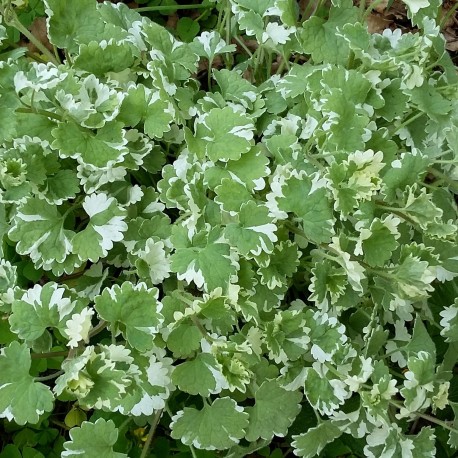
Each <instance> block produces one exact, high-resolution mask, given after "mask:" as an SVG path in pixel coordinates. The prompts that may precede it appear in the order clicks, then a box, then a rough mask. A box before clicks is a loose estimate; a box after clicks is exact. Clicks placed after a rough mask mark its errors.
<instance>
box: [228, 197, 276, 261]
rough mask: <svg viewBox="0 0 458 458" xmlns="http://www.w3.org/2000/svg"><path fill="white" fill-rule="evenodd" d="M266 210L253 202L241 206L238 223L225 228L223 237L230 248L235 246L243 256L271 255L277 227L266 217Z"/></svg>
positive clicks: (271, 219)
mask: <svg viewBox="0 0 458 458" xmlns="http://www.w3.org/2000/svg"><path fill="white" fill-rule="evenodd" d="M268 212H269V211H268V209H267V207H265V206H263V205H258V204H256V203H255V202H254V201H249V202H246V203H245V204H242V206H241V208H240V213H239V215H238V219H239V222H238V223H230V224H228V225H227V226H226V229H225V231H224V235H225V236H226V237H227V239H228V240H229V242H230V243H231V245H232V246H236V247H237V248H238V250H239V252H240V254H242V255H243V256H245V257H247V258H250V257H251V256H253V255H254V256H259V255H260V254H261V252H264V253H271V252H272V251H273V248H274V243H275V242H276V241H277V236H276V235H275V232H276V231H277V226H276V225H275V224H274V223H273V218H271V217H269V216H268Z"/></svg>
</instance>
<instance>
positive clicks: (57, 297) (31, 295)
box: [9, 282, 76, 341]
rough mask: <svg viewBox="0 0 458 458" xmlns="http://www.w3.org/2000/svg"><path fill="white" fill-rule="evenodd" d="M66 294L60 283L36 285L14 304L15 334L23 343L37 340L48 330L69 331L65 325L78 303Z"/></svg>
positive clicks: (10, 320)
mask: <svg viewBox="0 0 458 458" xmlns="http://www.w3.org/2000/svg"><path fill="white" fill-rule="evenodd" d="M65 293H66V290H65V289H64V288H59V287H58V285H57V284H56V283H53V282H49V283H46V285H44V286H40V285H35V286H34V287H33V288H32V289H29V290H28V291H27V292H25V293H24V295H23V296H22V298H21V299H20V300H17V301H14V302H13V305H12V314H11V315H10V317H9V322H10V325H11V330H12V331H13V332H15V333H16V334H18V336H19V337H20V338H21V339H24V340H28V341H32V340H36V339H38V338H39V337H41V336H42V335H43V333H44V332H46V329H47V328H57V329H59V331H60V332H62V331H64V329H65V322H66V321H67V320H68V319H69V318H70V315H71V314H72V313H73V311H74V308H75V305H76V304H75V302H73V301H72V300H71V299H69V298H68V297H65V296H66V294H65Z"/></svg>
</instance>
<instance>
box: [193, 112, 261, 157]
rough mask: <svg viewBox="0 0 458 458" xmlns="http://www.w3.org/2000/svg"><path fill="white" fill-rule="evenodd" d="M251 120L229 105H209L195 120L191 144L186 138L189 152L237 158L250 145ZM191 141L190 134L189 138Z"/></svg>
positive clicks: (251, 136)
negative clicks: (217, 106) (201, 117)
mask: <svg viewBox="0 0 458 458" xmlns="http://www.w3.org/2000/svg"><path fill="white" fill-rule="evenodd" d="M253 130H254V125H253V122H252V121H251V120H250V119H249V118H248V117H247V116H246V115H243V114H241V113H237V112H235V111H234V110H233V109H232V108H230V107H225V108H213V109H212V110H210V112H209V113H208V114H207V115H206V116H205V118H203V119H197V122H196V131H195V137H192V141H193V143H194V142H195V145H196V146H194V144H191V143H190V141H188V138H186V141H187V143H188V148H189V150H190V151H191V152H193V153H195V154H197V156H199V157H202V156H203V155H202V153H203V154H204V155H205V154H206V155H207V156H208V158H209V159H210V160H211V161H213V162H216V161H223V162H227V161H228V160H237V159H239V158H240V157H241V156H242V154H244V153H247V152H248V151H249V150H250V149H251V146H252V143H251V140H252V139H253ZM189 140H191V137H189Z"/></svg>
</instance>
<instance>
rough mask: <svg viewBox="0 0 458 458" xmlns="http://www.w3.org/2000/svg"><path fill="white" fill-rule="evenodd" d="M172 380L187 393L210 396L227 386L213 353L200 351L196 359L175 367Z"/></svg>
mask: <svg viewBox="0 0 458 458" xmlns="http://www.w3.org/2000/svg"><path fill="white" fill-rule="evenodd" d="M172 380H173V383H174V384H175V385H177V386H178V388H179V389H180V390H182V391H184V392H185V393H189V394H194V395H196V394H200V395H201V396H205V397H207V396H209V395H210V394H217V393H220V392H221V390H222V389H223V388H227V383H226V381H225V380H224V377H223V374H222V373H221V366H220V365H219V364H218V362H217V361H216V359H215V357H214V356H213V355H210V354H208V353H200V354H198V355H197V356H196V358H195V359H193V360H191V361H186V362H184V363H181V364H179V365H178V366H176V367H175V370H174V371H173V374H172Z"/></svg>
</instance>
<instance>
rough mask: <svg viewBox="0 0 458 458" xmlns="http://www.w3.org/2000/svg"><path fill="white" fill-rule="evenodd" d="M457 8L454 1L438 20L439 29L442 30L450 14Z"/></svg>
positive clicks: (457, 3) (457, 5) (457, 4)
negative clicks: (439, 20)
mask: <svg viewBox="0 0 458 458" xmlns="http://www.w3.org/2000/svg"><path fill="white" fill-rule="evenodd" d="M457 9H458V2H456V3H455V4H454V5H453V6H452V7H451V8H450V9H449V10H448V11H447V14H446V15H445V16H444V17H443V18H442V19H441V22H440V25H439V27H440V30H442V29H443V28H444V27H445V25H446V24H447V21H448V20H449V19H450V18H451V17H452V15H453V14H454V13H455V11H456V10H457Z"/></svg>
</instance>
